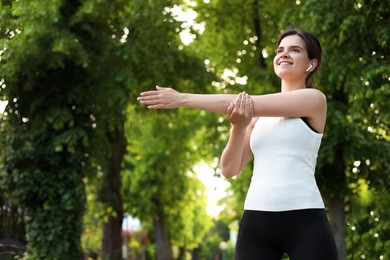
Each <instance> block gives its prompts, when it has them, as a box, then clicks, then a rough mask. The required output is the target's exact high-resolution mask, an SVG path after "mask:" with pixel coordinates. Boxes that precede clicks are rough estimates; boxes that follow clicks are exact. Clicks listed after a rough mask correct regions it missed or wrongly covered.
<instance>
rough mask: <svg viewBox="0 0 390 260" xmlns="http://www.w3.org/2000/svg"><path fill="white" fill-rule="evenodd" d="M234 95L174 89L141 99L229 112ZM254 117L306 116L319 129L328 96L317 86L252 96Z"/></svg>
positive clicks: (149, 93) (163, 105) (151, 105)
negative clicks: (195, 92) (227, 109)
mask: <svg viewBox="0 0 390 260" xmlns="http://www.w3.org/2000/svg"><path fill="white" fill-rule="evenodd" d="M236 97H237V95H233V94H189V93H180V92H177V91H176V90H174V89H171V88H161V87H157V90H153V91H147V92H143V93H141V95H140V97H138V100H139V101H140V102H141V103H142V104H145V105H148V108H150V109H171V108H177V107H179V106H184V107H188V108H195V109H201V110H205V111H209V112H214V113H218V114H225V113H226V108H227V107H228V106H229V104H230V103H232V102H233V101H234V100H235V99H236ZM251 98H252V100H253V103H254V110H253V116H254V117H260V116H277V117H306V118H307V119H308V121H309V123H310V124H311V125H312V126H313V127H314V129H316V130H317V131H318V132H322V131H323V130H324V126H325V120H326V98H325V96H324V94H322V93H321V92H320V91H318V90H316V89H299V90H294V91H288V92H280V93H275V94H267V95H252V96H251Z"/></svg>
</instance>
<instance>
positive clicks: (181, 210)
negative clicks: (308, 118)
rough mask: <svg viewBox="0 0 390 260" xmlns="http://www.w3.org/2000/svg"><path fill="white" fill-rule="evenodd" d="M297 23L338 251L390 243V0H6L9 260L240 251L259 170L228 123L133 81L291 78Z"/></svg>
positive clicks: (210, 89)
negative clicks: (248, 162) (288, 59)
mask: <svg viewBox="0 0 390 260" xmlns="http://www.w3.org/2000/svg"><path fill="white" fill-rule="evenodd" d="M287 28H298V29H302V30H305V31H310V32H312V33H313V34H315V35H316V36H317V37H318V38H319V39H320V40H321V43H322V46H323V51H324V54H323V63H322V66H321V68H320V70H319V72H318V73H317V75H315V77H314V84H315V86H316V88H318V89H320V90H321V91H323V92H324V93H325V94H326V96H327V99H328V119H327V127H326V130H325V135H324V138H323V142H322V147H321V149H320V153H319V157H318V165H317V171H316V178H317V181H318V185H319V187H320V190H321V192H322V195H323V197H324V200H325V204H326V209H327V213H328V216H329V219H330V222H331V225H332V228H333V232H334V235H335V238H336V242H337V246H338V250H339V256H340V259H341V260H344V259H349V260H354V259H370V260H371V259H378V260H381V259H390V210H389V209H388V205H390V196H389V195H390V194H389V193H390V191H389V188H390V169H389V168H390V167H389V159H390V156H389V151H390V144H389V139H390V132H389V123H390V64H389V61H390V1H389V0H335V1H324V0H297V1H291V0H277V1H276V0H269V1H261V0H177V1H174V0H164V1H157V0H112V1H104V0H47V1H42V0H28V1H18V0H3V1H0V66H1V67H0V99H1V100H2V102H1V114H0V131H1V142H0V259H21V258H24V259H37V260H38V259H39V260H42V259H49V260H51V259H61V260H64V259H65V260H66V259H71V260H74V259H105V260H111V259H115V260H117V259H141V260H142V259H158V260H171V259H180V260H183V259H193V260H196V259H202V260H203V259H212V260H217V259H220V260H227V259H233V255H234V244H235V239H236V236H237V231H238V223H239V220H240V218H241V214H242V212H243V202H244V199H245V194H246V190H247V188H248V184H249V181H250V178H251V170H252V169H251V166H248V167H247V168H246V169H245V170H244V171H243V172H242V173H241V174H240V175H239V176H237V177H236V178H234V179H232V180H229V181H228V180H225V179H224V178H223V177H221V174H220V170H219V168H218V164H219V161H218V160H219V156H220V154H221V151H222V149H223V147H224V145H225V144H226V142H227V138H228V135H229V127H230V125H229V122H228V121H227V120H226V118H225V117H224V116H222V115H215V114H210V113H205V112H201V111H196V110H189V109H182V108H180V109H176V110H164V111H150V110H147V108H145V106H141V105H139V104H138V102H137V100H136V98H137V96H138V95H139V93H140V92H142V91H146V90H151V89H154V87H155V85H160V86H166V87H173V88H175V89H177V90H178V91H181V92H194V93H239V92H241V91H243V90H245V91H247V92H248V93H250V94H264V93H272V92H276V91H279V85H280V83H279V80H278V78H277V77H276V76H275V75H274V72H273V68H272V60H273V57H274V53H275V47H276V46H275V44H276V39H277V37H278V34H279V33H280V32H281V31H282V30H284V29H287ZM284 259H288V257H287V256H286V257H285V258H284Z"/></svg>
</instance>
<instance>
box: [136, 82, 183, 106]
mask: <svg viewBox="0 0 390 260" xmlns="http://www.w3.org/2000/svg"><path fill="white" fill-rule="evenodd" d="M180 94H181V93H180V92H177V91H176V90H174V89H172V88H162V87H159V86H156V90H151V91H146V92H142V93H141V94H140V96H139V97H138V98H137V100H138V101H139V102H140V103H141V104H144V105H147V106H148V108H149V109H172V108H177V107H179V106H180Z"/></svg>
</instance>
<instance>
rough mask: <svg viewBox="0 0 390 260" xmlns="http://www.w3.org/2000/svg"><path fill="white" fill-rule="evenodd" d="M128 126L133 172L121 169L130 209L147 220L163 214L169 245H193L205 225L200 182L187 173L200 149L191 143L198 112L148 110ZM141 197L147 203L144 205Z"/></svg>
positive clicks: (195, 131) (196, 125)
mask: <svg viewBox="0 0 390 260" xmlns="http://www.w3.org/2000/svg"><path fill="white" fill-rule="evenodd" d="M149 113H150V114H149V115H148V116H147V117H137V119H136V120H135V121H136V122H137V126H135V127H133V128H131V129H129V130H131V131H129V132H128V134H129V140H131V142H130V146H129V151H130V154H129V155H130V156H127V157H126V160H127V161H128V163H130V165H131V169H132V171H125V172H124V173H123V174H124V183H125V186H127V187H128V189H127V192H126V195H125V198H126V199H128V201H127V203H126V205H127V206H128V207H129V208H128V210H129V212H130V214H132V215H133V216H136V217H138V218H140V219H141V220H142V221H143V222H145V223H149V224H151V223H152V221H153V220H155V219H156V218H157V216H158V214H160V212H162V213H163V215H164V216H165V219H166V221H167V225H168V226H167V228H168V229H169V233H170V236H171V239H172V242H173V244H175V245H178V246H184V247H186V248H188V249H191V248H194V247H196V246H197V245H198V244H199V243H200V242H201V240H202V238H203V236H204V234H205V232H206V231H207V230H208V227H209V225H210V224H209V220H208V218H209V217H208V216H207V214H206V211H205V210H206V209H205V207H204V205H205V203H206V198H205V194H204V187H203V184H201V183H200V182H199V181H198V180H196V179H195V178H194V176H192V174H191V169H192V167H193V166H194V164H195V163H196V161H197V160H200V159H201V157H199V155H200V154H198V149H201V148H200V147H197V146H196V142H194V139H195V138H194V137H196V136H197V128H200V129H201V128H202V127H203V126H202V124H201V121H202V117H201V116H198V115H197V114H198V113H195V114H194V113H193V112H192V111H186V110H179V112H178V113H163V112H155V113H154V112H149ZM145 201H149V202H150V203H147V204H145Z"/></svg>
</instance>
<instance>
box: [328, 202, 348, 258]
mask: <svg viewBox="0 0 390 260" xmlns="http://www.w3.org/2000/svg"><path fill="white" fill-rule="evenodd" d="M328 210H329V215H330V225H331V227H332V230H333V235H334V238H335V241H336V246H337V250H338V254H339V260H345V259H346V257H347V254H346V243H345V228H346V224H345V205H344V199H343V198H333V199H330V200H329V201H328Z"/></svg>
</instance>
